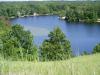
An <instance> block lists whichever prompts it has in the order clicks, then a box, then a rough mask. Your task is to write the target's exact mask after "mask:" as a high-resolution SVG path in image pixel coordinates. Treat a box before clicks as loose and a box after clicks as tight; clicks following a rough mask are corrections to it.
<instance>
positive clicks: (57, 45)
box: [40, 27, 72, 61]
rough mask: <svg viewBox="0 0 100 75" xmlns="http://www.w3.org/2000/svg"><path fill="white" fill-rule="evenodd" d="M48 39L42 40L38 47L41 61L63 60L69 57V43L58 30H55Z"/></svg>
mask: <svg viewBox="0 0 100 75" xmlns="http://www.w3.org/2000/svg"><path fill="white" fill-rule="evenodd" d="M48 37H49V39H46V40H44V42H43V43H42V46H41V47H40V50H41V52H40V53H41V54H40V55H41V59H42V60H43V61H51V60H52V61H53V60H64V59H67V58H70V57H71V54H72V52H71V45H70V42H69V40H67V39H66V37H65V35H64V33H63V32H62V31H61V30H60V28H58V27H57V28H55V29H54V30H53V31H52V32H50V34H49V35H48Z"/></svg>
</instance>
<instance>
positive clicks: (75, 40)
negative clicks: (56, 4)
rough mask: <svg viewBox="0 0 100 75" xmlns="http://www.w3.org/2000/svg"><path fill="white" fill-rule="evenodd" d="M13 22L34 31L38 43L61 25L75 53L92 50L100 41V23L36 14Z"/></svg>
mask: <svg viewBox="0 0 100 75" xmlns="http://www.w3.org/2000/svg"><path fill="white" fill-rule="evenodd" d="M10 21H11V23H12V24H21V25H22V26H24V27H25V29H28V30H30V31H31V32H32V34H33V35H34V42H35V43H36V45H38V46H39V45H41V43H42V42H43V40H44V39H46V38H48V37H47V35H48V33H49V32H50V31H52V30H53V29H54V28H55V27H57V26H58V27H60V28H61V30H62V31H63V32H64V33H65V35H66V38H67V39H69V40H70V42H71V46H72V50H73V53H74V54H80V53H82V52H83V51H87V52H89V53H91V52H92V50H93V48H94V46H95V45H96V44H97V43H99V42H100V25H99V24H84V23H77V24H75V23H67V22H66V21H64V20H60V19H58V16H56V15H53V16H34V17H24V18H15V19H11V20H10Z"/></svg>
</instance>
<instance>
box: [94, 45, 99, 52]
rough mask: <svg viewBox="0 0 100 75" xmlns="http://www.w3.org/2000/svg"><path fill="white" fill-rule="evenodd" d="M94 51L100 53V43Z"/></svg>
mask: <svg viewBox="0 0 100 75" xmlns="http://www.w3.org/2000/svg"><path fill="white" fill-rule="evenodd" d="M93 53H100V44H97V45H96V46H95V47H94V49H93Z"/></svg>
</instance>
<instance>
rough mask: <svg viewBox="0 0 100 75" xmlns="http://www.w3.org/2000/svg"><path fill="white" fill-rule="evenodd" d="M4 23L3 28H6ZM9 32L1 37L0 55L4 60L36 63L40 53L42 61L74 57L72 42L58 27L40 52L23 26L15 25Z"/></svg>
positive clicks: (51, 33)
mask: <svg viewBox="0 0 100 75" xmlns="http://www.w3.org/2000/svg"><path fill="white" fill-rule="evenodd" d="M3 22H4V23H5V21H2V26H4V27H6V25H5V24H4V23H3ZM2 26H1V29H2V30H3V31H5V30H4V29H3V28H2ZM8 30H9V31H8ZM8 30H7V31H6V32H5V33H3V34H2V35H0V55H1V56H3V58H4V59H7V60H28V61H35V60H38V57H39V56H38V54H39V53H40V54H39V55H40V60H42V61H47V60H48V61H51V60H53V61H54V60H63V59H67V58H70V57H71V56H72V51H71V45H70V42H69V41H68V40H67V39H66V37H65V35H64V33H63V32H62V31H61V30H60V28H58V27H57V28H55V29H54V30H53V31H52V32H50V34H49V35H48V36H49V39H48V40H44V42H43V44H42V46H41V47H40V51H39V52H38V48H37V47H36V45H35V44H34V42H33V36H32V34H31V33H30V32H29V31H26V30H24V28H23V27H22V26H20V25H13V26H10V28H8Z"/></svg>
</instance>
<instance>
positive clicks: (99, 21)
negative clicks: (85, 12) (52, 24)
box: [9, 14, 100, 23]
mask: <svg viewBox="0 0 100 75" xmlns="http://www.w3.org/2000/svg"><path fill="white" fill-rule="evenodd" d="M49 15H52V16H53V15H55V14H35V15H34V14H33V15H23V16H17V17H15V16H12V17H9V18H10V19H14V18H23V17H31V16H33V17H35V16H49ZM58 19H60V20H65V19H66V17H65V16H62V17H61V16H59V15H58ZM80 22H83V21H80ZM75 23H76V22H75ZM84 23H85V22H84ZM95 23H100V18H98V19H97V21H96V22H95Z"/></svg>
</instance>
